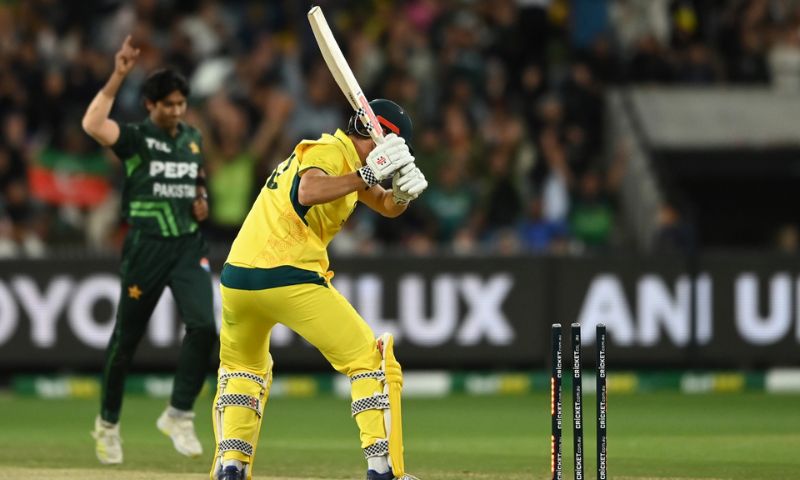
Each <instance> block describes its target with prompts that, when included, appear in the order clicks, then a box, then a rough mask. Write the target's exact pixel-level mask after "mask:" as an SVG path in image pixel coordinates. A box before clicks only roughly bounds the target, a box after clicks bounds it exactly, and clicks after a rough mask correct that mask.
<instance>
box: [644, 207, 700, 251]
mask: <svg viewBox="0 0 800 480" xmlns="http://www.w3.org/2000/svg"><path fill="white" fill-rule="evenodd" d="M657 224H658V226H657V229H656V233H655V237H654V239H653V251H654V252H656V253H681V254H687V253H692V252H693V251H694V247H695V245H694V233H693V232H692V229H691V227H690V226H689V225H688V224H687V223H686V222H685V221H684V219H683V217H682V215H681V213H680V212H679V211H678V210H677V209H676V208H675V207H674V206H673V205H672V204H670V203H668V202H664V203H662V204H661V205H660V206H659V208H658V217H657Z"/></svg>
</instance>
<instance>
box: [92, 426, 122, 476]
mask: <svg viewBox="0 0 800 480" xmlns="http://www.w3.org/2000/svg"><path fill="white" fill-rule="evenodd" d="M92 437H94V439H95V444H94V452H95V453H96V454H97V459H98V460H100V463H102V464H103V465H118V464H120V463H122V438H121V437H120V436H119V423H117V424H116V425H110V424H109V423H108V422H104V421H103V420H102V419H101V418H100V415H98V416H97V418H95V420H94V431H93V432H92Z"/></svg>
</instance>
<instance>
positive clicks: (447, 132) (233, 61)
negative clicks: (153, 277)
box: [0, 0, 800, 256]
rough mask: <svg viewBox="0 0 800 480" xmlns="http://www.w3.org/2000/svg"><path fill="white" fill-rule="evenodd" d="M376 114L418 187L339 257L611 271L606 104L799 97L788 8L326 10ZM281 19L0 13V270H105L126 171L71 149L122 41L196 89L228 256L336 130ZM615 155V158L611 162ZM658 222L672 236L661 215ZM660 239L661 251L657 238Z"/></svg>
mask: <svg viewBox="0 0 800 480" xmlns="http://www.w3.org/2000/svg"><path fill="white" fill-rule="evenodd" d="M315 3H316V4H319V5H321V6H322V7H323V9H324V10H325V12H326V15H327V17H328V19H329V21H330V22H331V23H332V25H333V27H334V31H335V34H336V36H337V38H338V40H339V42H340V44H341V45H342V48H343V50H344V51H345V55H346V56H347V58H348V61H349V62H350V64H351V66H352V68H353V70H354V71H355V72H356V76H357V77H358V79H359V81H360V83H361V85H362V87H363V88H364V90H365V92H366V93H367V96H368V97H369V98H377V97H385V98H389V99H392V100H394V101H396V102H398V103H400V104H401V105H403V106H404V107H405V108H406V109H407V110H408V111H409V112H410V114H411V116H412V118H413V120H414V125H415V138H414V142H413V143H414V145H413V147H414V151H415V155H416V157H417V164H418V165H419V166H420V168H421V169H422V170H423V171H424V172H425V174H426V176H427V177H428V179H429V181H430V183H431V187H430V188H429V189H428V191H426V192H425V194H424V195H423V196H422V197H421V198H420V199H419V200H418V201H416V202H414V203H412V206H411V207H410V209H409V211H408V212H407V213H406V214H405V215H403V216H402V217H400V218H399V219H395V220H385V219H382V218H379V217H377V216H376V215H373V214H371V213H370V212H369V211H368V209H364V208H362V209H358V210H357V211H356V213H355V214H354V217H353V218H352V219H351V221H350V222H348V223H347V225H346V228H345V230H344V231H343V232H342V234H340V235H339V236H338V237H337V238H336V239H335V240H334V243H333V245H332V248H333V251H334V253H336V254H370V253H376V252H380V251H385V250H393V249H401V250H403V251H407V252H414V253H417V254H428V253H431V252H440V251H446V252H453V253H459V254H468V253H485V252H495V253H501V254H515V253H519V252H531V253H566V254H569V253H579V252H584V251H604V250H607V249H611V248H615V247H619V246H620V245H621V244H623V243H624V233H623V231H624V225H621V221H620V219H619V214H618V208H617V206H616V204H615V199H616V197H617V188H618V185H619V182H620V179H621V178H622V176H623V175H624V173H625V154H624V152H623V151H621V150H619V149H614V148H608V147H609V145H608V144H609V142H610V141H611V140H613V139H607V138H606V136H605V131H604V118H605V106H604V98H605V97H604V93H605V92H606V90H607V89H608V88H611V87H614V86H621V85H627V84H641V83H654V84H721V83H729V84H765V85H767V84H770V85H773V86H774V87H775V88H786V89H797V90H800V49H799V48H798V45H799V44H800V35H798V31H799V30H798V29H799V28H800V5H798V2H797V1H793V0H739V1H736V0H731V1H701V0H696V1H691V0H572V1H566V0H406V1H402V0H397V1H388V0H372V1H367V0H365V1H359V2H348V1H344V0H340V1H337V0H327V1H326V0H319V1H317V2H315ZM308 7H309V3H307V2H302V1H293V0H272V1H257V2H256V1H252V2H250V1H225V2H222V1H203V0H135V1H115V0H93V1H82V2H59V1H58V0H28V1H13V0H11V1H4V2H0V128H2V136H0V256H16V255H27V256H42V255H45V254H46V253H47V252H48V251H50V250H63V249H68V248H77V249H82V250H85V249H87V248H89V249H92V250H104V249H113V248H115V247H116V246H117V245H118V244H119V242H120V239H121V237H122V236H123V235H124V231H125V225H124V224H123V223H122V221H121V219H120V218H119V195H120V187H121V184H122V178H123V172H122V170H121V166H120V164H119V162H118V161H117V160H116V159H115V158H113V156H112V155H111V154H110V153H109V152H108V151H104V150H102V149H100V148H99V147H98V146H97V145H96V144H94V143H93V142H92V141H91V139H89V138H88V137H87V136H86V135H85V134H84V133H83V132H82V131H81V129H80V118H81V116H82V114H83V111H84V110H85V108H86V106H87V105H88V104H89V102H90V101H91V99H92V97H93V96H94V95H95V93H96V92H97V91H98V90H99V89H100V88H101V87H102V85H103V84H104V82H105V80H106V79H107V77H108V75H109V73H110V72H111V69H112V68H113V54H114V52H115V51H116V49H117V48H119V46H120V45H121V43H122V40H123V39H124V37H125V36H126V35H127V34H129V33H130V34H132V35H133V43H134V45H135V46H136V47H139V48H141V50H142V54H141V56H140V59H139V62H138V66H137V68H136V69H135V70H134V72H133V73H132V74H131V75H130V76H129V77H128V79H127V80H126V82H125V84H124V86H123V88H122V90H121V91H120V94H119V96H118V98H117V101H116V105H115V108H114V111H113V113H112V116H113V117H114V118H115V119H117V120H118V121H138V120H140V119H142V118H143V117H144V116H145V115H146V112H145V110H144V108H143V105H142V102H141V99H140V95H139V89H140V86H141V84H142V81H143V80H144V78H145V77H146V75H147V73H148V72H150V71H152V70H154V69H156V68H159V67H162V66H166V65H169V66H174V67H176V68H177V69H179V70H180V71H181V72H182V73H183V74H184V75H186V76H187V78H189V80H190V84H191V88H192V94H191V98H190V110H189V113H188V115H187V121H188V122H190V123H192V124H193V125H196V126H197V127H199V128H200V129H201V130H202V131H203V132H204V142H205V143H204V152H205V161H206V163H207V167H206V168H207V172H208V177H209V181H208V183H209V190H210V202H211V218H210V220H209V222H207V225H205V227H204V228H205V231H206V233H207V235H208V237H209V239H210V240H211V242H212V243H213V244H214V245H216V246H218V248H219V249H220V251H223V252H224V251H225V249H226V248H227V246H228V244H229V242H230V241H231V240H232V238H233V237H234V236H235V234H236V231H237V228H238V226H239V225H240V224H241V222H242V220H243V219H244V217H245V215H246V214H247V212H248V210H249V207H250V204H251V202H252V200H253V199H254V198H255V196H256V195H257V193H258V190H259V189H260V188H261V186H262V185H263V183H264V181H265V180H266V178H267V177H268V175H269V174H270V172H271V170H272V169H273V168H274V166H275V165H276V164H277V163H278V162H280V161H281V160H283V159H284V158H285V157H286V156H288V154H289V153H291V150H292V148H293V146H294V144H295V143H296V142H297V141H298V140H300V139H302V138H316V137H318V136H319V135H320V133H322V132H333V131H334V130H335V129H336V128H337V127H338V128H343V127H344V126H345V125H346V121H347V118H348V117H349V115H350V112H349V110H348V106H347V103H346V102H345V100H344V98H343V96H342V94H341V92H340V91H339V90H338V88H337V87H336V85H335V83H334V82H333V80H332V78H331V75H330V73H329V72H328V69H327V68H326V66H325V64H324V62H322V59H321V56H320V55H319V52H318V50H317V46H316V43H315V42H314V40H313V36H312V34H311V32H310V29H309V27H308V24H307V21H306V18H305V14H306V11H307V9H308ZM608 152H612V153H610V154H609V153H608ZM665 217H667V216H665ZM665 238H670V237H669V235H666V236H665Z"/></svg>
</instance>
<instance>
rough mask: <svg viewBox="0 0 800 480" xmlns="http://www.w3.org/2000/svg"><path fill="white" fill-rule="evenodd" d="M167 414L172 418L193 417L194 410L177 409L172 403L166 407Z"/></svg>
mask: <svg viewBox="0 0 800 480" xmlns="http://www.w3.org/2000/svg"><path fill="white" fill-rule="evenodd" d="M167 415H169V416H170V417H172V418H194V412H192V411H191V410H178V409H177V408H175V407H173V406H172V405H170V406H168V407H167Z"/></svg>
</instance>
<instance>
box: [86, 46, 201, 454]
mask: <svg viewBox="0 0 800 480" xmlns="http://www.w3.org/2000/svg"><path fill="white" fill-rule="evenodd" d="M138 56H139V49H137V48H134V47H133V46H132V45H131V38H130V36H129V37H128V38H126V39H125V42H124V43H123V45H122V48H120V50H119V51H118V52H117V54H116V56H115V58H114V72H113V73H112V74H111V77H110V78H109V79H108V82H107V83H106V84H105V86H104V87H103V88H102V89H101V90H100V92H98V94H97V95H96V96H95V98H94V100H92V103H91V104H90V105H89V107H88V108H87V110H86V113H85V115H84V117H83V122H82V124H83V129H84V130H85V131H86V133H88V134H89V135H90V136H91V137H92V138H94V139H95V140H97V142H98V143H100V144H101V145H103V146H105V147H110V148H111V150H112V151H113V152H114V153H115V154H116V156H117V157H119V159H120V160H121V161H122V163H123V166H124V167H125V168H124V169H125V183H124V186H123V192H122V213H123V216H124V217H125V218H126V220H127V222H128V224H129V225H130V230H129V231H128V234H127V237H126V238H125V244H124V246H123V249H122V262H121V266H120V276H121V283H122V285H121V292H120V301H119V307H118V309H117V319H116V323H115V326H114V332H113V333H112V335H111V339H110V341H109V345H108V350H107V351H106V360H105V367H104V369H103V383H102V393H101V400H100V401H101V405H100V414H99V415H98V416H97V418H96V419H95V428H94V432H93V433H92V435H93V436H94V438H95V440H96V444H95V452H96V454H97V458H98V460H100V462H101V463H104V464H118V463H122V445H121V443H122V442H121V437H120V422H119V420H120V412H121V409H122V394H123V391H124V385H125V377H126V375H127V372H128V368H129V367H130V364H131V360H132V359H133V355H134V353H135V351H136V347H137V345H138V344H139V341H140V340H141V338H142V336H143V335H144V333H145V331H146V329H147V324H148V322H149V320H150V316H151V314H152V313H153V309H154V308H155V306H156V303H157V302H158V299H159V298H160V297H161V294H162V293H163V291H164V288H166V287H169V288H170V290H171V291H172V295H173V296H174V297H175V301H176V303H177V305H178V310H179V312H180V315H181V319H182V320H183V322H184V324H185V326H186V335H185V336H184V338H183V344H182V345H181V350H180V353H179V357H178V367H177V371H176V374H175V382H174V385H173V390H172V397H171V399H170V403H169V405H168V406H167V408H166V410H165V411H164V413H162V414H161V416H160V417H159V418H158V420H157V421H156V426H157V427H158V429H159V430H161V431H162V432H163V433H165V434H166V435H168V436H170V437H171V438H172V442H173V445H174V446H175V449H176V450H177V451H178V452H179V453H181V454H183V455H187V456H190V457H197V456H200V455H201V454H202V446H201V444H200V442H199V440H198V439H197V435H196V434H195V431H194V413H193V411H192V409H193V407H194V401H195V399H196V398H197V395H198V394H199V393H200V389H201V388H202V386H203V382H204V381H205V378H206V376H207V374H208V368H209V357H210V356H211V350H212V348H213V345H214V342H215V340H216V338H217V332H216V327H215V325H214V313H213V303H212V294H211V278H210V271H209V267H208V259H207V258H206V255H207V252H208V248H207V246H206V244H205V241H204V240H203V238H202V236H201V235H200V232H199V231H198V222H202V221H203V220H205V219H206V218H207V217H208V202H207V199H206V191H205V181H204V180H205V174H204V172H203V154H202V138H201V135H200V132H199V131H198V130H197V129H195V128H194V127H191V126H189V125H187V124H186V123H184V122H183V117H184V115H185V113H186V99H187V96H188V95H189V86H188V83H187V82H186V79H185V78H183V76H181V75H180V74H179V73H177V72H175V71H173V70H169V69H164V70H158V71H156V72H153V73H152V74H150V76H149V77H148V78H147V80H146V81H145V83H144V85H143V88H142V94H143V97H144V103H145V106H146V107H147V110H148V112H149V115H148V117H147V118H146V119H145V120H144V121H142V122H139V123H128V124H118V123H117V122H115V121H114V120H112V119H110V118H109V117H108V116H109V113H110V112H111V107H112V106H113V103H114V98H115V96H116V94H117V92H118V90H119V88H120V86H121V85H122V82H123V81H124V79H125V77H126V76H127V74H128V73H129V72H130V71H131V69H133V67H134V65H135V64H136V60H137V58H138Z"/></svg>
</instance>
